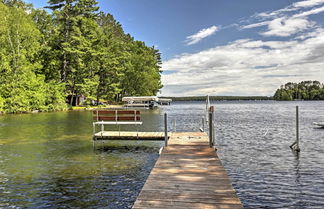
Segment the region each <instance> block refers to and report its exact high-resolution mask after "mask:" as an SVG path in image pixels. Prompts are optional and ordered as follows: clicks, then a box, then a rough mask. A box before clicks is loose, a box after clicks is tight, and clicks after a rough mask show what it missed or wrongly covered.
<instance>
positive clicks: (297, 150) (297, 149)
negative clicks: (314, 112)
mask: <svg viewBox="0 0 324 209" xmlns="http://www.w3.org/2000/svg"><path fill="white" fill-rule="evenodd" d="M289 147H290V148H291V149H293V150H294V151H296V152H299V151H300V148H299V107H298V105H297V106H296V141H295V142H294V143H293V144H292V145H290V146H289Z"/></svg>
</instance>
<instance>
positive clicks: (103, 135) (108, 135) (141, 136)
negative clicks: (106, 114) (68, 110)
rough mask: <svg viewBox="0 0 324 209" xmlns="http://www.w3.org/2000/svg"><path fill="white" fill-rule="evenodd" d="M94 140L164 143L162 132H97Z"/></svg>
mask: <svg viewBox="0 0 324 209" xmlns="http://www.w3.org/2000/svg"><path fill="white" fill-rule="evenodd" d="M93 139H94V140H157V141H164V139H165V137H164V132H137V131H99V132H97V133H95V134H94V136H93Z"/></svg>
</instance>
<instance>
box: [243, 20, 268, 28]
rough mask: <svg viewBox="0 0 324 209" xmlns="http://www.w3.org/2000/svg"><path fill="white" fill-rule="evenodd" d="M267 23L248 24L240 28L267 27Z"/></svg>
mask: <svg viewBox="0 0 324 209" xmlns="http://www.w3.org/2000/svg"><path fill="white" fill-rule="evenodd" d="M269 23H270V21H265V22H259V23H252V24H249V25H244V26H242V27H241V29H250V28H257V27H261V26H265V25H268V24H269Z"/></svg>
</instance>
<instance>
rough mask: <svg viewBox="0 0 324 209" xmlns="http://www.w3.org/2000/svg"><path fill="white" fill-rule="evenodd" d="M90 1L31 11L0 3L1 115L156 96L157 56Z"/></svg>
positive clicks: (61, 1)
mask: <svg viewBox="0 0 324 209" xmlns="http://www.w3.org/2000/svg"><path fill="white" fill-rule="evenodd" d="M97 5H98V3H97V1H96V0H49V1H48V6H47V7H46V8H47V9H49V10H50V11H51V12H47V10H45V9H36V8H34V7H33V6H32V5H31V4H27V3H25V2H24V1H21V0H0V112H10V113H11V112H25V111H26V112H29V111H33V110H40V111H51V110H61V109H64V108H66V107H67V98H69V99H68V103H69V105H72V104H73V101H75V98H76V97H78V96H80V95H83V96H84V97H85V98H86V99H87V100H86V101H85V104H90V103H91V102H92V101H96V102H97V103H98V102H99V101H101V100H105V101H108V102H118V101H120V99H121V97H123V96H127V95H129V96H140V95H147V96H150V95H156V94H157V92H158V91H159V89H161V88H162V84H161V67H160V65H161V55H160V53H159V51H158V50H157V49H155V48H154V47H149V46H146V44H145V43H144V42H142V41H137V40H134V38H133V37H132V36H131V35H130V34H126V33H125V32H124V31H123V28H122V26H121V24H120V23H119V22H118V21H116V20H115V19H114V17H113V16H112V15H111V14H108V13H104V12H101V11H99V7H98V6H97Z"/></svg>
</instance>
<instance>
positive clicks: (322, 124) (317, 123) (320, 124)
mask: <svg viewBox="0 0 324 209" xmlns="http://www.w3.org/2000/svg"><path fill="white" fill-rule="evenodd" d="M313 124H314V125H317V126H319V127H321V128H324V122H314V123H313Z"/></svg>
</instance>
